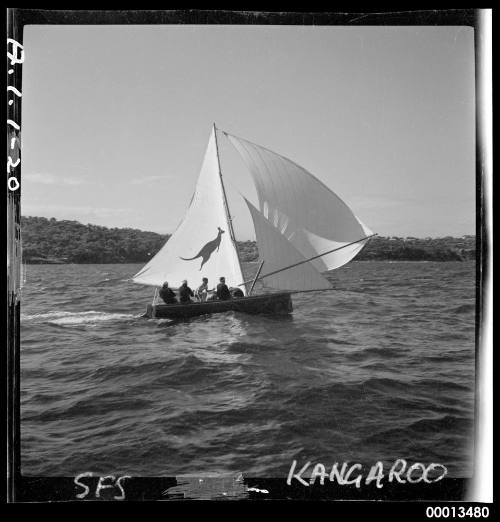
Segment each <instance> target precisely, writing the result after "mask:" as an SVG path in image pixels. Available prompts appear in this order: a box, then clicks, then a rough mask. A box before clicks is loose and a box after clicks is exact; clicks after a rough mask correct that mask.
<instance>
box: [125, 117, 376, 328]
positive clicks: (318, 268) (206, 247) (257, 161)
mask: <svg viewBox="0 0 500 522" xmlns="http://www.w3.org/2000/svg"><path fill="white" fill-rule="evenodd" d="M220 132H221V133H222V135H223V136H225V137H226V138H227V139H228V140H229V141H230V143H231V144H232V145H233V146H234V147H235V149H236V150H237V151H238V153H239V154H240V155H241V157H242V158H243V161H244V163H245V164H246V166H247V168H248V170H249V172H250V175H251V177H252V180H253V182H254V184H255V188H256V191H257V195H258V200H259V201H258V207H256V206H254V205H253V204H252V203H250V201H248V200H247V199H246V198H244V199H245V202H246V204H247V206H248V209H249V211H250V215H251V217H252V220H253V224H254V228H255V235H256V241H257V246H258V250H259V257H260V265H259V269H258V271H257V273H256V275H255V277H254V278H253V279H252V280H247V281H245V279H244V277H243V272H242V269H241V262H240V258H239V254H238V247H237V242H236V238H235V234H234V230H233V226H232V218H231V214H230V211H229V205H228V201H227V197H226V191H225V188H224V182H223V178H222V172H221V168H220V161H219V150H218V139H219V137H218V135H219V133H220ZM373 235H375V234H373V233H372V232H371V230H369V229H368V228H367V227H366V226H365V225H364V224H363V223H361V221H360V220H359V219H358V218H357V217H356V216H355V215H354V214H353V212H352V211H351V209H350V208H349V207H348V206H347V205H346V204H345V203H344V202H343V201H342V200H341V199H340V198H339V197H338V196H337V195H336V194H335V193H334V192H332V191H331V190H330V189H329V188H328V187H327V186H326V185H324V184H323V183H322V182H321V181H319V180H318V179H317V178H315V177H314V176H313V175H312V174H310V173H309V172H308V171H306V170H305V169H304V168H302V167H300V166H299V165H297V164H295V163H293V162H292V161H291V160H289V159H288V158H285V157H284V156H281V155H279V154H277V153H275V152H272V151H270V150H268V149H265V148H264V147H261V146H260V145H256V144H254V143H251V142H249V141H247V140H244V139H242V138H238V137H236V136H234V135H231V134H229V133H227V132H224V131H220V130H219V129H217V128H216V127H215V124H214V126H213V129H212V133H211V136H210V139H209V143H208V147H207V150H206V153H205V157H204V160H203V164H202V168H201V172H200V176H199V178H198V182H197V185H196V189H195V193H194V195H193V197H192V199H191V203H190V205H189V208H188V210H187V212H186V215H185V217H184V219H183V221H182V222H181V224H180V225H179V226H178V227H177V229H176V230H175V232H174V233H173V235H172V236H171V237H170V238H169V240H168V241H167V242H166V243H165V245H164V246H163V247H162V248H161V250H160V251H159V252H158V253H157V254H156V255H155V256H154V257H153V258H152V259H151V260H150V261H149V262H148V263H147V264H146V266H145V267H144V268H143V269H142V270H140V271H139V272H138V273H137V274H136V275H135V276H134V277H133V281H134V282H135V283H139V284H144V285H150V286H154V287H155V288H156V290H155V296H154V298H153V303H152V304H151V305H149V306H148V307H147V312H146V316H147V317H166V318H180V317H192V316H197V315H203V314H210V313H221V312H226V311H229V310H235V311H240V312H246V313H252V314H255V313H265V314H288V313H290V312H291V311H292V300H291V294H292V293H294V292H304V291H307V292H309V291H316V290H327V289H331V288H332V285H331V283H330V282H329V281H328V280H327V279H326V278H325V277H324V276H323V275H322V272H325V271H328V270H333V269H336V268H339V267H341V266H343V265H344V264H346V263H348V262H349V261H350V260H351V259H353V258H354V256H356V255H357V254H358V253H359V252H360V251H361V249H362V248H363V247H364V245H365V244H366V243H367V242H368V240H369V239H370V237H372V236H373ZM264 266H265V270H264V272H265V273H262V272H263V268H264ZM221 276H224V277H226V279H227V280H228V281H229V282H230V283H231V285H232V286H233V287H236V286H237V287H239V288H240V289H241V291H242V294H243V295H242V296H241V297H237V298H234V297H233V298H232V299H228V300H224V301H223V300H207V301H204V302H192V303H187V304H179V303H176V304H158V302H157V300H158V299H157V298H158V288H159V287H161V286H162V285H163V283H164V282H165V281H168V283H169V286H170V287H173V288H179V287H180V286H181V283H182V281H183V280H185V279H188V280H190V281H197V280H201V278H202V277H206V278H208V279H209V281H211V283H213V282H215V281H218V280H219V278H220V277H221ZM257 281H261V282H262V283H263V285H264V288H265V290H264V291H263V292H262V293H260V294H258V295H252V293H253V290H254V288H255V284H256V282H257Z"/></svg>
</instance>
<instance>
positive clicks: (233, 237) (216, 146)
mask: <svg viewBox="0 0 500 522" xmlns="http://www.w3.org/2000/svg"><path fill="white" fill-rule="evenodd" d="M213 132H214V139H215V151H216V154H217V165H218V168H219V178H220V184H221V187H222V198H223V201H224V209H225V211H226V216H227V222H228V225H229V233H230V235H231V241H232V242H233V245H234V249H235V251H236V257H237V259H238V265H239V269H240V272H241V273H242V274H243V269H242V267H241V259H240V252H239V250H238V243H237V241H236V235H235V233H234V228H233V218H232V216H231V212H230V210H229V203H228V201H227V195H226V187H225V186H224V179H223V177H222V168H221V166H220V157H219V144H218V141H217V127H216V126H215V122H214V129H213ZM245 293H247V287H246V285H245Z"/></svg>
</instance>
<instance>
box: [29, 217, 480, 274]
mask: <svg viewBox="0 0 500 522" xmlns="http://www.w3.org/2000/svg"><path fill="white" fill-rule="evenodd" d="M21 238H22V251H23V256H22V260H23V263H26V264H30V265H34V264H44V265H46V264H51V265H53V264H134V263H135V264H139V263H147V262H148V261H149V260H150V259H151V258H152V257H153V256H154V255H155V254H156V253H157V252H158V251H159V250H160V249H161V248H162V247H163V245H164V244H165V242H166V241H168V239H169V238H170V236H169V235H162V234H157V233H156V232H146V231H142V230H136V229H131V228H107V227H101V226H97V225H90V224H89V225H84V224H82V223H79V222H78V221H67V220H61V221H59V220H56V219H54V218H51V219H47V218H42V217H25V216H23V217H22V218H21ZM238 250H239V255H240V259H241V261H243V262H246V263H249V262H256V261H257V260H258V258H259V252H258V250H257V245H256V243H255V241H238ZM475 258H476V238H475V236H472V235H467V236H462V237H459V238H456V237H451V236H446V237H443V238H424V239H422V238H416V237H404V238H403V237H395V236H392V237H382V236H376V237H373V238H372V239H370V241H368V243H367V245H366V246H365V247H364V248H363V250H362V251H361V252H360V254H359V255H358V256H357V257H356V258H355V261H467V260H472V259H475Z"/></svg>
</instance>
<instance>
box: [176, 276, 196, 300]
mask: <svg viewBox="0 0 500 522" xmlns="http://www.w3.org/2000/svg"><path fill="white" fill-rule="evenodd" d="M193 296H194V294H193V291H192V290H191V288H189V286H188V283H187V281H186V280H185V279H184V281H182V285H181V287H180V288H179V299H180V301H181V303H182V304H187V303H191V302H192V301H191V297H193Z"/></svg>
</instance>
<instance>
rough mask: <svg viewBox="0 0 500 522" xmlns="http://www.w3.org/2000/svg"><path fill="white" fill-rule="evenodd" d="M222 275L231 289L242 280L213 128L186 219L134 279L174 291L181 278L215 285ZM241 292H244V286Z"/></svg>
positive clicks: (210, 285) (190, 281) (191, 282)
mask: <svg viewBox="0 0 500 522" xmlns="http://www.w3.org/2000/svg"><path fill="white" fill-rule="evenodd" d="M221 276H224V277H225V278H226V283H227V284H228V285H229V286H233V285H234V286H236V285H239V284H240V283H241V282H242V281H243V276H242V272H241V266H240V263H239V260H238V255H237V251H236V248H235V245H234V243H233V240H232V238H231V233H230V227H229V222H228V215H227V211H226V208H225V195H224V191H223V185H222V180H221V176H220V166H219V158H218V153H217V143H216V136H215V132H214V130H212V134H211V136H210V140H209V143H208V147H207V150H206V153H205V157H204V160H203V164H202V167H201V172H200V176H199V178H198V182H197V185H196V189H195V193H194V195H193V198H192V200H191V204H190V206H189V209H188V211H187V213H186V215H185V218H184V220H183V221H182V222H181V224H180V225H179V226H178V227H177V229H176V230H175V232H174V234H173V235H172V236H171V237H170V239H169V240H168V241H167V243H166V244H165V245H164V246H163V248H162V249H161V250H160V251H159V252H158V253H157V254H156V255H155V256H154V257H153V258H152V259H151V261H149V263H148V264H147V265H146V266H145V267H144V268H143V269H142V270H141V271H140V272H138V273H137V274H136V275H135V276H134V278H133V281H134V282H135V283H140V284H144V285H152V286H161V285H162V284H163V282H164V281H168V283H169V285H170V286H171V287H173V288H178V287H179V286H180V285H181V284H182V280H183V279H187V280H188V283H189V284H190V285H192V286H197V285H198V284H201V279H202V278H203V277H207V278H208V281H209V287H214V286H215V285H216V284H217V283H218V281H219V277H221ZM242 290H243V292H245V291H246V290H245V288H244V287H242Z"/></svg>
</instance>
